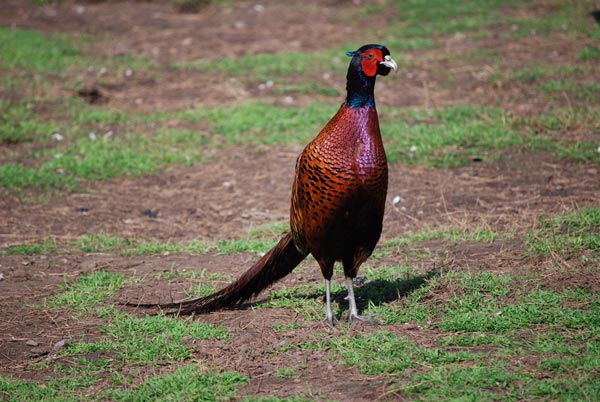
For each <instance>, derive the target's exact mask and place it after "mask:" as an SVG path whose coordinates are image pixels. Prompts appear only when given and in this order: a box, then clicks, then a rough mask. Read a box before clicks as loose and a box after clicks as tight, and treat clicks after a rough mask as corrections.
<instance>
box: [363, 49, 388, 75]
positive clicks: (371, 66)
mask: <svg viewBox="0 0 600 402" xmlns="http://www.w3.org/2000/svg"><path fill="white" fill-rule="evenodd" d="M360 58H361V64H362V69H363V73H365V75H366V76H367V77H373V76H374V75H375V74H377V63H380V62H382V61H383V53H382V52H381V50H380V49H368V50H365V51H364V52H363V53H361V55H360Z"/></svg>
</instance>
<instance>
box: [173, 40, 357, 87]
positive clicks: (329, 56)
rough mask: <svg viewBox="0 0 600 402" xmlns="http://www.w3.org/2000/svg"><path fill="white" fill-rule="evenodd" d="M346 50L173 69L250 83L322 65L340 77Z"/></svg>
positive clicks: (206, 62) (183, 64) (198, 63)
mask: <svg viewBox="0 0 600 402" xmlns="http://www.w3.org/2000/svg"><path fill="white" fill-rule="evenodd" d="M349 50H356V48H351V47H349V48H348V49H346V50H342V49H340V50H338V49H335V50H328V51H324V52H318V53H281V54H254V55H249V56H242V57H238V58H235V59H229V58H219V59H217V60H197V61H191V62H176V63H173V64H172V66H173V67H175V68H180V69H193V70H197V71H200V72H203V73H208V74H212V73H213V72H214V71H219V72H220V73H222V74H225V75H226V76H228V77H232V76H233V77H246V78H250V80H251V81H253V82H261V81H262V82H264V81H268V80H272V81H275V82H276V83H277V82H278V80H280V79H282V78H284V77H286V76H290V75H299V76H302V75H304V74H305V72H306V71H311V70H312V71H315V70H316V69H318V68H320V67H321V66H327V71H330V72H332V74H338V75H339V74H343V73H344V71H345V70H346V68H347V67H348V65H347V64H346V61H347V59H346V56H345V53H346V52H347V51H349Z"/></svg>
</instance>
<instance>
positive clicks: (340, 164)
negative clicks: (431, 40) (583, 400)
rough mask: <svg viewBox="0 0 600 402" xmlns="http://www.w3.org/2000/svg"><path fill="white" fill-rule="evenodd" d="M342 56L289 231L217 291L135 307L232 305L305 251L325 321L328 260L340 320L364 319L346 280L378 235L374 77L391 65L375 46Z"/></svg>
mask: <svg viewBox="0 0 600 402" xmlns="http://www.w3.org/2000/svg"><path fill="white" fill-rule="evenodd" d="M347 55H348V56H350V57H352V60H351V61H350V66H349V67H348V74H347V84H346V90H347V96H346V100H345V102H344V103H343V104H342V105H341V107H340V109H339V110H338V112H337V113H336V114H335V116H333V118H332V119H331V120H330V121H329V123H327V125H326V126H325V127H324V128H323V129H322V130H321V132H320V133H319V134H318V135H317V137H315V139H313V140H312V141H311V142H310V143H309V144H308V145H307V146H306V148H304V151H303V152H302V153H301V154H300V156H299V157H298V159H297V162H296V176H295V179H294V184H293V187H292V203H291V209H290V229H291V230H290V232H288V233H286V234H284V236H283V237H282V238H281V240H279V242H278V243H277V245H275V247H273V249H271V250H270V251H269V252H268V253H267V254H265V255H264V256H263V257H262V258H261V259H260V260H259V261H258V262H256V263H255V264H254V266H252V267H251V268H250V269H249V270H248V271H246V272H245V273H244V274H243V275H242V276H241V277H240V278H239V279H237V280H236V281H235V282H233V283H232V284H231V285H229V286H227V287H226V288H224V289H222V290H220V291H217V292H215V293H213V294H211V295H209V296H206V297H202V298H198V299H194V300H187V301H182V302H175V303H168V304H144V305H139V304H137V306H142V307H152V306H154V307H156V306H160V307H161V308H166V309H172V311H170V312H171V313H173V314H193V313H205V312H209V311H214V310H219V309H223V308H228V307H232V306H234V305H236V304H238V303H241V302H243V301H245V300H247V299H249V298H250V297H252V296H254V295H257V294H258V293H260V292H261V291H262V290H263V289H265V288H266V287H268V286H269V285H271V284H273V283H274V282H276V281H277V280H279V279H281V278H283V277H284V276H286V275H287V274H289V273H290V272H291V271H292V270H293V269H294V268H295V267H296V266H297V265H298V264H299V263H300V262H301V261H302V260H304V258H306V256H307V255H308V254H309V253H310V254H312V255H313V256H314V257H315V259H316V260H317V262H318V264H319V267H320V268H321V272H322V274H323V277H324V278H325V284H326V288H325V289H326V319H327V321H328V322H329V323H330V324H332V325H333V324H334V322H335V318H334V317H333V313H332V309H331V290H330V288H331V277H332V275H333V265H334V263H335V262H336V261H340V262H341V263H342V265H343V267H344V275H345V277H346V283H347V286H348V301H349V305H350V308H349V312H348V319H349V321H353V320H361V321H364V320H365V318H364V317H361V316H359V315H358V310H357V307H356V301H355V298H354V290H353V279H354V278H355V277H356V275H357V273H358V269H359V267H360V265H361V264H362V263H363V262H365V261H366V259H367V258H368V257H369V256H370V255H371V253H372V252H373V249H374V248H375V245H376V244H377V241H378V240H379V236H380V235H381V229H382V221H383V213H384V207H385V198H386V193H387V181H388V167H387V160H386V156H385V150H384V148H383V143H382V140H381V134H380V131H379V119H378V117H377V110H376V108H375V96H374V88H375V78H376V77H377V75H383V76H385V75H388V74H389V72H390V71H391V70H397V68H398V66H397V64H396V62H395V61H394V60H393V59H392V58H391V57H390V52H389V50H388V49H387V48H386V47H385V46H381V45H375V44H369V45H365V46H362V47H361V48H360V49H358V50H356V51H354V52H348V53H347ZM132 305H135V304H133V303H132Z"/></svg>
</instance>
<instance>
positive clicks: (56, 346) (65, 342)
mask: <svg viewBox="0 0 600 402" xmlns="http://www.w3.org/2000/svg"><path fill="white" fill-rule="evenodd" d="M68 344H69V340H68V339H61V340H60V341H58V342H56V343H55V344H54V345H53V346H52V347H53V348H54V349H57V350H58V349H62V348H64V347H65V346H67V345H68Z"/></svg>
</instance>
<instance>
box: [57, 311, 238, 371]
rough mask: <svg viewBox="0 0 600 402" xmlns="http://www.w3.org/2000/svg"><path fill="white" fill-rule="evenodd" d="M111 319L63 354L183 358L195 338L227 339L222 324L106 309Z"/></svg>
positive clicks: (131, 359)
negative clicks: (97, 335) (96, 337)
mask: <svg viewBox="0 0 600 402" xmlns="http://www.w3.org/2000/svg"><path fill="white" fill-rule="evenodd" d="M106 314H108V315H110V316H111V322H110V323H109V324H108V325H106V326H103V327H100V332H102V333H103V334H104V336H103V337H102V338H101V339H99V340H97V341H93V342H86V341H83V340H82V341H80V342H77V343H74V344H72V345H71V346H69V347H68V348H67V349H66V351H65V352H64V354H65V355H89V354H91V353H95V352H97V351H104V352H110V353H114V354H116V355H117V356H118V357H119V359H120V360H122V361H124V362H128V363H129V364H132V363H141V362H158V361H183V360H186V359H189V358H190V357H191V356H192V354H193V351H194V340H202V339H227V338H228V336H229V335H228V332H227V330H226V329H224V328H221V327H215V326H213V325H211V324H207V323H203V322H200V321H197V320H193V319H192V318H191V317H188V318H186V319H184V318H173V317H165V316H163V315H155V316H147V317H145V318H137V317H131V316H129V315H127V314H124V313H120V312H116V311H114V310H112V311H107V312H106Z"/></svg>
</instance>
